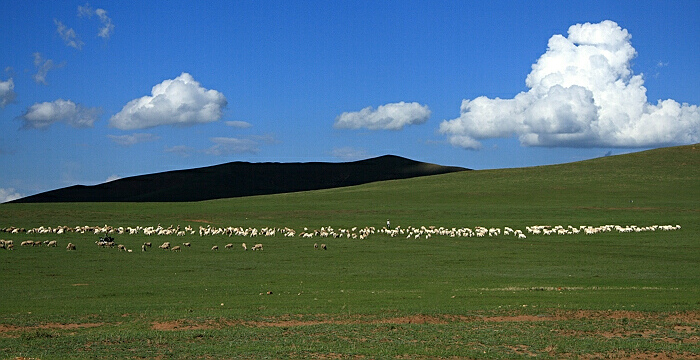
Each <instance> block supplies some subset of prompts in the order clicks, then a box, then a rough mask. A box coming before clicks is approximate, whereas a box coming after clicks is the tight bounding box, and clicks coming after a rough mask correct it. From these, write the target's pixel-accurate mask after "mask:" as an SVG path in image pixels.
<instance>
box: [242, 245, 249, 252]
mask: <svg viewBox="0 0 700 360" xmlns="http://www.w3.org/2000/svg"><path fill="white" fill-rule="evenodd" d="M241 246H242V247H243V251H246V250H248V247H247V246H246V244H245V243H243V244H241Z"/></svg>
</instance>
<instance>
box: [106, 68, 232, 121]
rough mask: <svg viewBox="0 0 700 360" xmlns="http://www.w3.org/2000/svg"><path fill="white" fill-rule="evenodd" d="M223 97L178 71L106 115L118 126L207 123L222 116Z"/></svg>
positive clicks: (224, 100)
mask: <svg viewBox="0 0 700 360" xmlns="http://www.w3.org/2000/svg"><path fill="white" fill-rule="evenodd" d="M226 104H227V101H226V97H224V95H223V94H222V93H220V92H218V91H216V90H207V89H205V88H203V87H202V86H201V85H200V84H199V83H198V82H197V81H195V80H194V78H193V77H192V75H190V74H188V73H182V74H181V75H180V76H178V77H176V78H175V79H172V80H165V81H163V82H162V83H160V84H158V85H156V86H154V87H153V89H151V96H144V97H141V98H138V99H134V100H131V101H129V102H128V103H127V104H126V105H125V106H124V108H122V110H121V111H120V112H119V113H117V114H115V115H114V116H112V117H111V118H110V119H109V125H110V126H112V127H115V128H117V129H121V130H134V129H145V128H151V127H155V126H160V125H175V126H186V125H194V124H199V123H209V122H213V121H217V120H219V119H220V118H221V117H222V116H223V109H224V107H226Z"/></svg>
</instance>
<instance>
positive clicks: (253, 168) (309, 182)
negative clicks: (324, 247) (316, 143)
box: [12, 155, 468, 203]
mask: <svg viewBox="0 0 700 360" xmlns="http://www.w3.org/2000/svg"><path fill="white" fill-rule="evenodd" d="M464 170H468V169H465V168H461V167H451V166H440V165H435V164H429V163H422V162H418V161H413V160H409V159H406V158H402V157H399V156H393V155H385V156H381V157H377V158H372V159H367V160H361V161H354V162H345V163H322V162H311V163H249V162H231V163H227V164H221V165H215V166H209V167H203V168H196V169H189V170H177V171H169V172H163V173H156V174H149V175H140V176H133V177H129V178H124V179H119V180H115V181H111V182H107V183H103V184H99V185H94V186H83V185H75V186H71V187H67V188H62V189H57V190H52V191H47V192H44V193H40V194H36V195H32V196H28V197H24V198H21V199H18V200H15V201H12V202H13V203H46V202H178V201H202V200H212V199H222V198H233V197H242V196H254V195H269V194H279V193H288V192H296V191H308V190H319V189H329V188H337V187H344V186H352V185H360V184H366V183H370V182H375V181H385V180H396V179H407V178H412V177H418V176H427V175H437V174H444V173H450V172H457V171H464Z"/></svg>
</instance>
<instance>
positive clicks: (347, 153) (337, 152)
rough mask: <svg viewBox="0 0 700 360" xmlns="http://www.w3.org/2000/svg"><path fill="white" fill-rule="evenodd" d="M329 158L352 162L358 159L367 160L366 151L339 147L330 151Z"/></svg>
mask: <svg viewBox="0 0 700 360" xmlns="http://www.w3.org/2000/svg"><path fill="white" fill-rule="evenodd" d="M331 156H333V157H336V158H339V159H342V160H345V161H353V160H360V159H365V158H367V156H368V155H367V150H365V149H357V148H353V147H349V146H346V147H340V148H334V149H333V150H332V151H331Z"/></svg>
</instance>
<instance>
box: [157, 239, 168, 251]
mask: <svg viewBox="0 0 700 360" xmlns="http://www.w3.org/2000/svg"><path fill="white" fill-rule="evenodd" d="M159 248H161V249H163V250H168V249H170V243H169V242H167V241H166V242H164V243H163V245H161V246H159Z"/></svg>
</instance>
